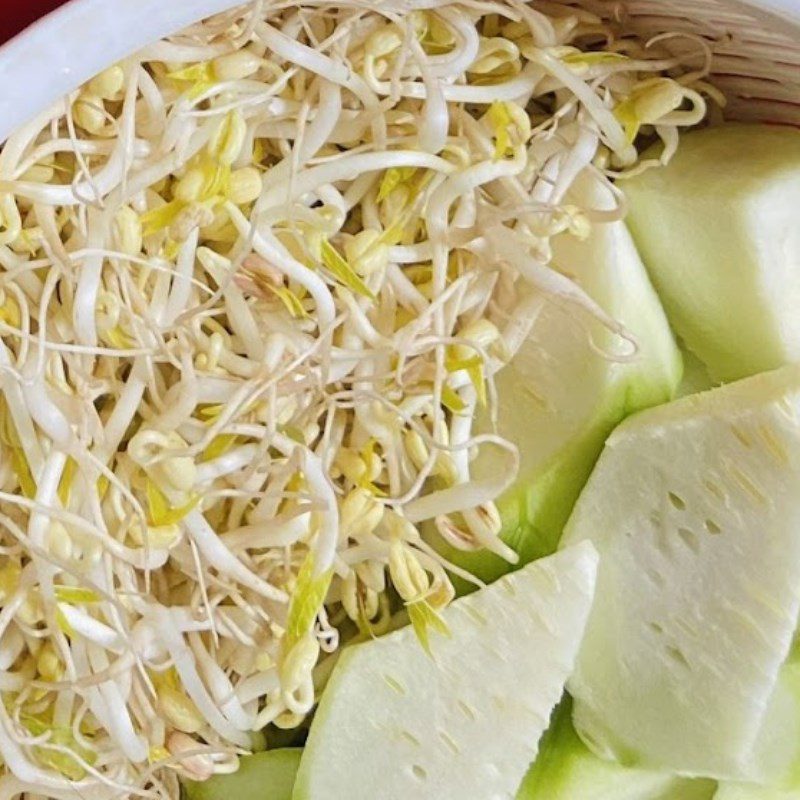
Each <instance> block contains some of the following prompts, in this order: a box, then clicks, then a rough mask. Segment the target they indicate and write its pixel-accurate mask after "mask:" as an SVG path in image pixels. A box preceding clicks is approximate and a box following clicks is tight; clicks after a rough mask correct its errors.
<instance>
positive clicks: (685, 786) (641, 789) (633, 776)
mask: <svg viewBox="0 0 800 800" xmlns="http://www.w3.org/2000/svg"><path fill="white" fill-rule="evenodd" d="M715 790H716V784H715V783H714V781H710V780H703V779H689V778H681V777H679V776H676V775H670V774H669V773H667V772H656V771H651V770H644V769H636V768H633V767H624V766H622V765H621V764H618V763H616V762H615V761H604V760H603V759H601V758H598V757H597V756H596V755H595V754H594V753H592V752H591V750H589V748H588V747H586V745H585V744H584V743H583V742H582V741H581V739H580V737H579V736H578V734H577V733H575V728H574V727H573V725H572V700H571V698H570V697H569V695H565V696H564V699H563V700H562V701H561V703H560V704H559V706H558V708H556V710H555V711H554V712H553V718H552V720H551V722H550V727H549V728H548V730H547V733H546V734H545V735H544V736H543V737H542V740H541V742H540V745H539V755H538V756H537V757H536V761H535V762H534V764H533V766H531V768H530V770H528V774H527V775H526V776H525V780H524V781H523V782H522V786H521V787H520V789H519V791H518V792H517V800H712V798H713V797H714V792H715Z"/></svg>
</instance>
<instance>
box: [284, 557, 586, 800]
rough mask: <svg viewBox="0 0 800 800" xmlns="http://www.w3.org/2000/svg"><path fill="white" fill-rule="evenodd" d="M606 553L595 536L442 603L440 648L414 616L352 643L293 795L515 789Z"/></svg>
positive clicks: (425, 796)
mask: <svg viewBox="0 0 800 800" xmlns="http://www.w3.org/2000/svg"><path fill="white" fill-rule="evenodd" d="M596 570H597V554H596V552H595V550H594V548H593V547H592V546H591V545H590V544H589V543H588V542H585V543H583V544H581V545H579V546H578V547H573V548H570V549H567V550H564V551H562V552H559V553H556V554H555V555H553V556H550V557H549V558H546V559H541V560H539V561H537V562H535V563H533V564H530V565H528V566H527V567H524V568H523V569H521V570H518V571H517V572H514V573H512V574H511V575H507V576H505V577H503V578H501V579H500V580H499V581H497V582H496V583H494V584H492V585H491V586H488V587H486V588H484V589H481V590H480V591H478V592H476V593H474V594H472V595H470V596H468V597H463V598H461V599H459V600H456V601H455V602H454V603H453V604H452V605H451V606H449V607H448V608H446V609H445V610H444V611H442V618H443V619H444V621H445V622H446V624H447V626H448V627H449V635H448V636H443V635H439V634H437V635H436V636H435V637H433V638H432V640H431V652H430V654H429V653H427V652H425V650H424V649H423V648H422V646H421V645H420V643H419V642H418V641H416V639H415V635H414V631H413V630H412V629H411V628H408V627H407V628H403V629H401V630H399V631H395V632H394V633H391V634H389V635H387V636H383V637H381V638H379V639H375V640H373V641H370V642H366V643H363V644H359V645H354V646H352V647H350V648H347V649H346V650H344V651H343V653H342V655H341V658H340V661H339V663H338V664H337V666H336V668H335V669H334V672H333V675H332V677H331V680H330V682H329V684H328V686H327V688H326V690H325V692H324V693H323V695H322V699H321V702H320V705H319V708H318V710H317V714H316V717H315V718H314V721H313V723H312V726H311V732H310V735H309V738H308V742H307V744H306V748H305V751H304V753H303V757H302V759H301V762H300V771H299V773H298V777H297V784H296V786H295V791H294V795H293V800H376V798H387V800H388V798H392V800H394V799H395V798H398V799H399V798H414V800H451V799H452V800H463V798H465V797H470V798H473V797H474V798H481V800H506V798H507V799H508V800H511V798H514V797H515V794H516V791H517V788H518V787H519V785H520V782H521V781H522V778H523V777H524V775H525V772H526V770H527V768H528V766H529V765H530V763H531V761H532V760H533V758H534V757H535V755H536V748H537V744H538V741H539V738H540V736H541V735H542V733H543V732H544V730H545V728H546V727H547V724H548V719H549V717H550V713H551V711H552V710H553V708H554V707H555V705H556V704H557V702H558V700H559V698H560V696H561V694H562V691H563V686H564V682H565V681H566V679H567V677H568V676H569V674H570V673H571V672H572V668H573V666H574V660H575V657H576V653H577V649H578V646H579V644H580V641H581V638H582V635H583V629H584V625H585V622H586V618H587V616H588V613H589V608H590V606H591V603H592V596H593V593H594V580H595V574H596Z"/></svg>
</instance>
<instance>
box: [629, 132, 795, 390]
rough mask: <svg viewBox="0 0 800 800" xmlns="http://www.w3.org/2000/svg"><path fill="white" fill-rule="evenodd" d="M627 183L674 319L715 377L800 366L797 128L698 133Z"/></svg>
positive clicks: (634, 227) (644, 249)
mask: <svg viewBox="0 0 800 800" xmlns="http://www.w3.org/2000/svg"><path fill="white" fill-rule="evenodd" d="M620 186H621V187H622V188H623V189H624V191H625V194H626V196H627V198H628V201H629V214H628V218H627V221H628V225H629V226H630V229H631V232H632V233H633V236H634V239H635V240H636V244H637V246H638V247H639V252H640V253H641V255H642V259H643V260H644V263H645V265H646V267H647V269H648V270H649V272H650V276H651V277H652V279H653V283H654V284H655V286H656V288H657V290H658V292H659V295H660V297H661V300H662V301H663V303H664V307H665V308H666V311H667V315H668V316H669V318H670V322H671V323H672V325H673V327H674V328H675V331H676V332H677V333H678V334H679V335H680V336H681V337H682V338H683V339H684V340H685V341H686V344H687V346H688V347H689V349H691V350H693V351H694V352H695V353H697V355H698V356H699V357H700V359H701V360H702V361H704V362H705V363H706V364H707V365H708V367H709V371H710V373H711V375H712V377H714V378H718V379H720V380H732V379H735V378H741V377H745V376H747V375H752V374H755V373H757V372H761V371H764V370H768V369H774V368H775V367H779V366H781V365H782V364H786V363H790V362H793V361H797V360H799V359H800V315H798V313H797V309H798V307H800V225H798V224H797V209H798V207H800V132H799V131H797V130H795V129H793V128H783V127H779V126H767V125H742V124H738V125H737V124H729V125H724V126H721V127H718V128H708V129H705V130H699V131H693V132H691V133H688V134H687V135H686V136H685V137H683V138H682V139H681V145H680V147H679V148H678V151H677V153H676V154H675V157H674V158H673V159H672V160H671V161H670V162H669V164H668V165H667V166H665V167H663V168H661V169H651V170H647V171H646V172H644V173H642V174H640V175H638V176H636V177H634V178H632V179H630V180H625V181H623V182H621V183H620Z"/></svg>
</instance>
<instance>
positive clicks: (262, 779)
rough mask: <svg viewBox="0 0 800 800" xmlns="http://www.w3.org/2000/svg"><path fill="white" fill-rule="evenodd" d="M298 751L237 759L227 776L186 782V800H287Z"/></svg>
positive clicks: (295, 772)
mask: <svg viewBox="0 0 800 800" xmlns="http://www.w3.org/2000/svg"><path fill="white" fill-rule="evenodd" d="M301 753H302V750H300V749H299V748H287V749H285V750H267V751H266V752H263V753H255V754H254V755H251V756H243V757H242V758H241V759H239V769H238V770H237V771H236V772H234V773H233V774H231V775H216V776H214V777H213V778H210V779H209V780H207V781H198V782H195V781H187V782H186V783H185V784H184V790H185V795H186V800H291V797H292V789H293V788H294V782H295V777H296V775H297V768H298V766H299V764H300V755H301Z"/></svg>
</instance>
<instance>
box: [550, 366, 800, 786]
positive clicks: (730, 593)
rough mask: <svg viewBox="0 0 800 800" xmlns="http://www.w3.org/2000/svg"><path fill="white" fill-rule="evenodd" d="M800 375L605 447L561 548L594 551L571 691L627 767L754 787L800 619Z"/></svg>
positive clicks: (637, 429) (792, 373)
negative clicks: (588, 610)
mask: <svg viewBox="0 0 800 800" xmlns="http://www.w3.org/2000/svg"><path fill="white" fill-rule="evenodd" d="M799 488H800V367H796V366H792V367H785V368H783V369H781V370H777V371H774V372H770V373H764V374H761V375H758V376H755V377H753V378H749V379H746V380H742V381H739V382H737V383H733V384H729V385H727V386H723V387H721V388H718V389H713V390H711V391H709V392H704V393H702V394H699V395H693V396H690V397H685V398H682V399H681V400H677V401H675V402H673V403H670V404H668V405H665V406H662V407H660V408H657V409H651V410H648V411H645V412H642V413H641V414H638V415H636V416H635V417H632V418H631V419H629V420H627V421H626V422H624V423H623V424H622V425H621V426H620V427H619V428H618V429H617V430H616V431H615V432H614V434H613V435H612V436H611V437H610V438H609V440H608V443H607V445H606V448H605V450H604V452H603V455H602V456H601V457H600V460H599V462H598V464H597V467H596V469H595V471H594V473H593V474H592V477H591V479H590V481H589V483H588V485H587V487H586V489H585V490H584V492H583V493H582V495H581V497H580V499H579V500H578V503H577V504H576V507H575V510H574V513H573V515H572V517H571V519H570V521H569V523H568V525H567V528H566V530H565V534H564V540H563V544H564V546H569V545H574V544H575V543H576V542H580V541H583V540H590V541H592V542H593V543H594V544H595V545H596V547H597V549H598V551H599V552H600V557H601V561H600V564H601V566H600V570H599V573H598V588H597V597H596V600H595V605H594V608H593V611H592V614H591V618H590V623H589V626H588V628H587V634H586V638H585V640H584V644H583V647H582V650H581V654H580V657H579V660H578V666H577V668H576V671H575V675H574V676H573V678H572V679H571V681H570V692H571V693H572V695H573V697H574V698H575V712H574V722H575V726H576V729H577V730H578V732H579V733H580V735H581V736H582V738H583V739H584V741H586V742H587V743H588V744H589V745H590V746H591V747H592V748H593V749H595V750H596V751H597V752H598V753H599V754H601V755H605V756H614V757H616V758H617V759H618V760H620V761H622V762H623V763H627V764H638V765H642V766H648V767H653V768H660V769H667V770H670V771H674V772H678V773H681V774H684V775H704V776H708V777H716V778H720V779H734V780H749V781H760V780H763V779H765V778H768V777H769V775H768V774H767V773H768V772H769V769H770V764H769V763H768V760H767V761H764V759H763V757H762V756H763V754H762V753H760V752H759V747H758V746H757V745H758V741H759V736H760V732H761V729H762V727H763V724H764V721H765V717H766V711H767V708H768V706H769V705H770V701H771V698H772V697H773V695H774V692H775V689H776V683H777V681H778V676H779V670H780V668H781V664H782V663H783V662H784V660H785V659H786V657H787V654H788V653H789V650H790V647H791V644H792V637H793V635H794V631H795V628H796V625H797V616H798V610H799V609H800V536H798V535H797V532H798V529H800V491H798V489H799Z"/></svg>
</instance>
